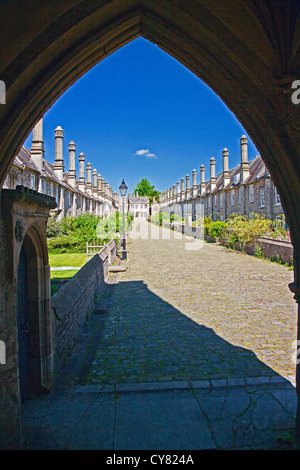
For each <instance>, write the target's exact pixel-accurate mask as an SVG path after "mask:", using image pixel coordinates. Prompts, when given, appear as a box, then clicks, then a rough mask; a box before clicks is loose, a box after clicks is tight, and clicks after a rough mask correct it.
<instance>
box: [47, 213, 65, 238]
mask: <svg viewBox="0 0 300 470" xmlns="http://www.w3.org/2000/svg"><path fill="white" fill-rule="evenodd" d="M46 235H47V238H53V237H59V236H60V235H62V228H61V222H60V221H58V220H56V217H54V216H52V217H49V219H48V223H47V232H46Z"/></svg>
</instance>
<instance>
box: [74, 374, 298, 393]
mask: <svg viewBox="0 0 300 470" xmlns="http://www.w3.org/2000/svg"><path fill="white" fill-rule="evenodd" d="M278 384H279V385H280V384H282V385H286V386H291V385H292V386H295V383H293V380H292V379H291V378H290V379H287V378H285V377H281V376H272V377H264V376H263V377H249V378H242V377H237V378H232V379H216V380H211V381H210V380H196V381H193V382H188V381H182V382H180V381H177V382H151V383H132V384H117V385H77V386H73V387H71V389H72V390H73V391H74V393H115V392H116V393H142V392H160V391H164V390H190V389H215V388H227V387H247V386H250V385H251V386H253V385H267V386H269V385H278Z"/></svg>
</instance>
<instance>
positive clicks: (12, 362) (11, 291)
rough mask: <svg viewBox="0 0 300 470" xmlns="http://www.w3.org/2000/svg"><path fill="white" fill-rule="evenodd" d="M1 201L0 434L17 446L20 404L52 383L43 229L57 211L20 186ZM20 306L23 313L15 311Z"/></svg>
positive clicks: (0, 440) (1, 443)
mask: <svg viewBox="0 0 300 470" xmlns="http://www.w3.org/2000/svg"><path fill="white" fill-rule="evenodd" d="M1 199H2V200H1V203H2V204H1V215H2V219H1V220H2V232H1V234H2V240H3V244H2V248H1V249H2V256H3V258H2V261H3V264H2V266H1V269H2V272H1V274H2V276H1V294H2V296H3V297H5V299H6V303H5V305H4V302H3V303H2V305H1V307H2V309H3V307H5V306H6V309H7V310H6V311H5V314H3V313H2V314H1V326H0V329H1V336H2V338H3V340H4V342H5V344H6V349H7V361H6V364H5V366H3V367H2V368H1V370H0V373H1V383H5V384H6V386H5V387H1V389H0V395H1V417H2V419H1V426H0V431H1V433H3V436H1V435H0V447H9V448H10V447H12V448H15V447H18V446H19V443H20V437H21V432H20V409H21V402H22V401H25V400H26V396H27V395H28V394H29V393H37V392H38V393H40V392H41V391H43V390H47V389H49V388H50V387H51V384H52V380H53V341H52V325H51V308H50V307H51V306H50V302H51V301H50V299H51V296H50V266H49V264H48V251H47V245H46V227H47V219H48V217H49V212H50V209H54V208H55V207H56V202H55V199H54V198H52V197H50V196H45V195H41V194H39V193H37V192H36V191H32V190H28V189H27V188H24V187H22V186H17V188H16V190H11V189H6V190H2V194H1ZM20 260H21V262H20ZM20 277H22V281H21V283H22V285H21V286H20V285H19V284H20ZM3 297H2V299H3ZM20 303H22V304H23V307H24V308H23V309H22V308H21V309H20V308H19V305H20ZM20 310H21V311H20ZM20 317H21V318H20ZM22 317H23V319H22ZM20 349H23V353H24V355H25V356H27V357H26V358H25V360H24V356H22V357H21V358H20ZM24 349H25V351H24ZM21 354H22V353H21ZM20 359H21V364H20V367H19V361H20ZM20 381H21V382H22V383H20ZM20 388H21V394H20ZM5 423H6V426H5ZM7 423H9V427H8V429H7ZM2 424H3V425H4V428H3V425H2Z"/></svg>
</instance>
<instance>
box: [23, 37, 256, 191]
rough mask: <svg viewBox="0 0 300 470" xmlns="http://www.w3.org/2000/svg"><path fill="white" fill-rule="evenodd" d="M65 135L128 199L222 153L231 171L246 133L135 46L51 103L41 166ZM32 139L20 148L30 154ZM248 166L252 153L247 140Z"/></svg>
mask: <svg viewBox="0 0 300 470" xmlns="http://www.w3.org/2000/svg"><path fill="white" fill-rule="evenodd" d="M58 125H60V126H62V128H63V129H64V158H65V170H66V171H67V170H68V144H69V142H70V141H71V140H73V141H74V142H75V143H76V157H77V158H76V164H77V165H76V166H77V176H78V155H79V153H80V152H83V153H84V154H85V156H86V163H87V162H90V163H91V164H92V167H93V168H96V169H97V171H98V173H100V174H101V175H102V176H103V177H104V178H105V179H106V181H108V183H109V184H110V185H111V186H112V188H113V190H114V191H118V187H119V185H120V183H121V180H122V178H124V179H125V181H126V183H127V186H128V187H129V192H132V190H133V188H134V186H135V185H136V183H137V182H138V181H139V180H140V179H141V178H143V177H145V178H148V179H149V180H150V181H151V183H152V184H154V185H155V188H156V189H158V190H159V191H163V190H165V189H166V188H168V187H170V186H171V185H173V184H174V183H176V182H177V181H179V180H180V178H182V177H185V176H186V174H190V177H191V174H192V170H193V169H194V168H195V169H196V170H197V179H198V182H199V180H200V170H199V168H200V165H202V164H204V165H205V168H206V179H208V178H209V160H210V158H211V157H214V158H215V159H216V174H218V173H220V172H221V171H222V149H223V148H224V147H226V148H228V150H229V166H230V168H232V167H234V166H235V165H237V164H238V163H239V162H240V147H239V145H240V144H239V139H240V137H241V135H242V134H246V135H247V133H246V132H245V130H244V129H243V127H242V126H241V124H240V123H239V121H238V120H237V119H236V118H235V116H234V114H233V113H232V112H231V111H230V110H229V109H228V108H227V107H226V105H225V104H224V103H223V101H222V100H221V99H220V98H219V97H218V96H217V95H216V94H215V93H214V92H213V91H212V90H211V89H210V88H209V87H208V86H207V85H205V83H203V82H202V81H201V80H200V79H199V78H198V77H196V76H195V75H194V74H193V73H192V72H190V71H189V70H188V69H187V68H185V67H184V66H183V65H182V64H180V63H179V62H178V61H177V60H175V59H174V58H172V57H171V56H169V55H168V54H167V53H165V52H164V51H162V50H161V49H159V47H157V46H156V45H153V44H152V43H150V42H148V41H146V40H144V39H142V38H139V39H136V40H135V41H133V42H131V43H130V44H128V45H126V46H124V47H123V48H121V49H120V50H118V51H117V52H115V53H113V54H112V55H111V56H109V57H107V58H106V59H104V60H103V61H102V62H100V63H99V64H98V65H96V66H95V67H94V68H93V69H91V70H90V71H89V72H88V73H87V74H85V75H84V76H83V77H82V78H81V79H79V80H78V81H77V82H76V83H75V84H74V85H73V86H72V87H71V88H69V90H68V91H67V92H66V93H64V95H63V96H62V97H61V98H60V99H59V100H57V101H56V103H55V104H54V105H53V106H52V107H51V109H49V111H48V112H47V113H46V114H45V116H44V141H45V151H46V159H47V160H48V161H49V162H51V163H53V162H54V145H55V143H54V129H55V128H56V127H57V126H58ZM31 139H32V135H31V134H30V136H29V137H28V138H27V139H26V141H25V146H26V147H27V148H30V147H31ZM248 143H249V160H251V159H253V158H254V157H255V155H258V150H257V149H256V148H255V146H254V144H253V143H252V141H251V140H250V138H249V136H248Z"/></svg>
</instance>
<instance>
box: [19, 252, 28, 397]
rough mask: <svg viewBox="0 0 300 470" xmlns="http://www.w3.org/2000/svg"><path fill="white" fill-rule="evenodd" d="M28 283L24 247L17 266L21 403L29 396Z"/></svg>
mask: <svg viewBox="0 0 300 470" xmlns="http://www.w3.org/2000/svg"><path fill="white" fill-rule="evenodd" d="M27 288H28V282H27V259H26V252H25V249H24V247H23V248H22V250H21V253H20V260H19V266H18V306H17V319H18V320H17V321H18V346H19V349H18V356H19V381H20V396H21V403H24V402H25V400H26V399H27V398H28V395H29V386H30V383H29V375H30V343H29V340H30V336H29V335H30V331H29V319H28V291H27Z"/></svg>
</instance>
